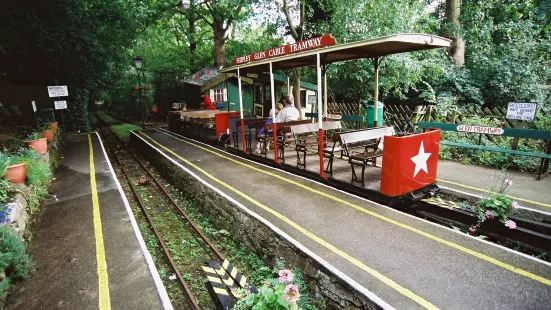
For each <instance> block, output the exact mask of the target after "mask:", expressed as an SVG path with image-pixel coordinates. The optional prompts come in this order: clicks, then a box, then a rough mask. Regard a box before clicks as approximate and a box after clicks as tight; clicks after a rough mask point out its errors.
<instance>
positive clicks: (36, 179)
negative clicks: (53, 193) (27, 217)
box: [11, 149, 51, 213]
mask: <svg viewBox="0 0 551 310" xmlns="http://www.w3.org/2000/svg"><path fill="white" fill-rule="evenodd" d="M11 162H12V163H13V164H20V163H23V162H25V163H27V180H26V184H27V185H28V186H29V188H30V189H31V195H29V197H27V200H28V203H29V207H30V210H31V213H35V212H36V211H38V208H39V205H40V201H42V199H43V198H44V197H45V196H46V195H47V194H48V184H49V182H50V179H51V171H50V167H49V166H48V163H46V162H45V161H43V160H41V159H40V155H39V154H37V153H36V152H33V151H30V150H24V149H23V150H21V151H20V152H19V153H18V154H17V155H14V156H12V157H11Z"/></svg>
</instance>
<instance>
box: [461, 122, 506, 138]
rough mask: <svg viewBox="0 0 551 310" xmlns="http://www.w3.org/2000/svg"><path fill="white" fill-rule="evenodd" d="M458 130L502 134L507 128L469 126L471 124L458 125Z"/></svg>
mask: <svg viewBox="0 0 551 310" xmlns="http://www.w3.org/2000/svg"><path fill="white" fill-rule="evenodd" d="M456 129H457V131H462V132H472V133H480V134H488V135H498V136H500V135H502V134H503V133H504V132H505V130H503V128H499V127H484V126H469V125H457V128H456Z"/></svg>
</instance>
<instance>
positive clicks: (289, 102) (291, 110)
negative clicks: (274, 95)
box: [275, 95, 300, 123]
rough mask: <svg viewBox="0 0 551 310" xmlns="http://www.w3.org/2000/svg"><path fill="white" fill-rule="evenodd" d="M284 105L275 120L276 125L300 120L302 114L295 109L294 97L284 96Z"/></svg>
mask: <svg viewBox="0 0 551 310" xmlns="http://www.w3.org/2000/svg"><path fill="white" fill-rule="evenodd" d="M283 105H284V106H285V107H284V108H283V110H281V112H280V113H279V114H278V115H277V117H276V118H275V121H276V123H283V122H290V121H296V120H298V119H299V118H300V113H299V112H298V110H297V108H295V103H294V100H293V96H289V95H285V96H283Z"/></svg>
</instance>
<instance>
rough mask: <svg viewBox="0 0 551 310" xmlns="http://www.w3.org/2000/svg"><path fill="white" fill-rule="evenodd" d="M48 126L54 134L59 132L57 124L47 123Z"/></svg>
mask: <svg viewBox="0 0 551 310" xmlns="http://www.w3.org/2000/svg"><path fill="white" fill-rule="evenodd" d="M46 125H48V127H49V128H50V129H51V130H53V131H54V132H56V131H57V122H50V123H46Z"/></svg>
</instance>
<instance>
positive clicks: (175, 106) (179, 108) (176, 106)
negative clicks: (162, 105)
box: [170, 103, 182, 111]
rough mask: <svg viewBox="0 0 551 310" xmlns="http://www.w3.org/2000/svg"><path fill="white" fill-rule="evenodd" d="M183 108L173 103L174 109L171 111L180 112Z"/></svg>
mask: <svg viewBox="0 0 551 310" xmlns="http://www.w3.org/2000/svg"><path fill="white" fill-rule="evenodd" d="M181 109H182V108H181V107H180V104H179V103H173V104H172V107H171V108H170V111H180V110H181Z"/></svg>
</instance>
